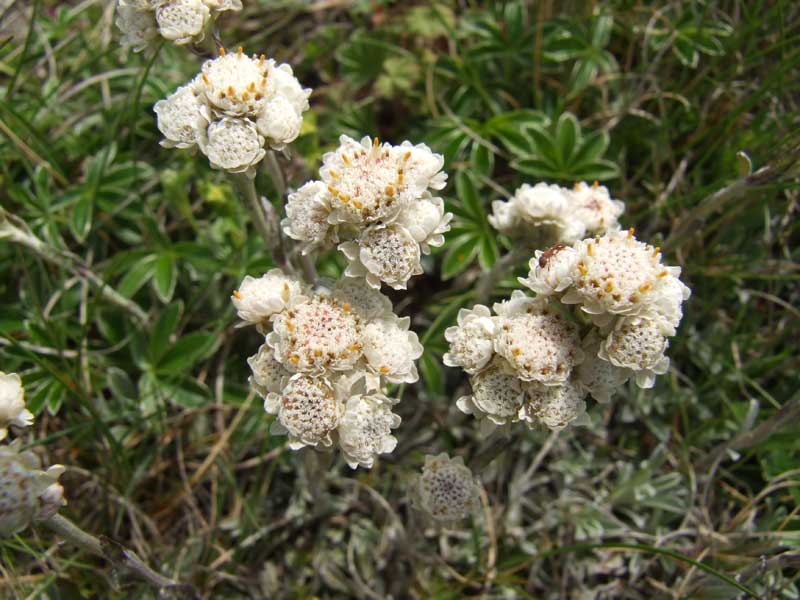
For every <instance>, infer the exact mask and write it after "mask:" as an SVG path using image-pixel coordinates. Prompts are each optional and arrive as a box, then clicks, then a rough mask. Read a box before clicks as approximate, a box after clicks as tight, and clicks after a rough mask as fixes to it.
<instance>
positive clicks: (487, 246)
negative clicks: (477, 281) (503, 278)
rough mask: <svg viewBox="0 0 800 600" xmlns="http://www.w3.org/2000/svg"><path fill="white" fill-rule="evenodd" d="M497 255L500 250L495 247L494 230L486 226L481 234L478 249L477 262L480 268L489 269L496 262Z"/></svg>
mask: <svg viewBox="0 0 800 600" xmlns="http://www.w3.org/2000/svg"><path fill="white" fill-rule="evenodd" d="M499 256H500V251H499V250H498V248H497V240H496V239H495V236H494V230H493V229H489V228H488V227H487V228H486V230H485V231H484V233H483V235H482V236H481V243H480V250H479V251H478V264H479V265H480V266H481V268H482V269H491V268H492V265H494V263H496V262H497V259H498V258H499Z"/></svg>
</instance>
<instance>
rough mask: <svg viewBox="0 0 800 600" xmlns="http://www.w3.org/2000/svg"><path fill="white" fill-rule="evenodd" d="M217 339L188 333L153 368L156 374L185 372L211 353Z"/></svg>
mask: <svg viewBox="0 0 800 600" xmlns="http://www.w3.org/2000/svg"><path fill="white" fill-rule="evenodd" d="M217 338H218V336H216V335H213V334H210V333H190V334H189V335H187V336H185V337H182V338H181V339H179V340H178V341H177V342H176V343H175V344H174V345H173V346H172V347H171V348H169V349H168V350H167V351H166V352H165V353H164V355H163V356H162V357H161V358H160V359H159V360H158V361H157V363H156V364H155V365H153V366H154V367H155V368H156V371H157V372H158V373H163V374H168V375H175V374H177V373H179V372H182V371H185V370H187V369H189V368H191V367H192V366H194V364H195V363H196V362H197V361H199V360H200V359H202V358H204V357H206V356H208V355H209V354H210V353H211V351H212V350H213V349H214V346H215V345H216V341H217Z"/></svg>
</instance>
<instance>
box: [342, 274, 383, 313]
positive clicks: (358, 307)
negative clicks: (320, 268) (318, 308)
mask: <svg viewBox="0 0 800 600" xmlns="http://www.w3.org/2000/svg"><path fill="white" fill-rule="evenodd" d="M332 296H333V297H334V298H335V299H336V300H338V301H339V302H341V303H342V305H343V306H344V305H345V304H347V305H349V306H350V308H352V309H353V310H354V311H355V312H356V313H358V314H359V316H360V317H361V318H362V319H364V320H365V321H372V320H374V319H383V318H391V317H392V316H393V315H394V313H393V312H392V301H391V300H389V298H388V297H386V296H385V295H384V294H382V293H381V292H380V291H379V290H376V289H375V288H373V287H372V286H370V285H369V284H368V283H367V282H366V281H365V280H364V279H353V278H350V277H345V278H343V279H340V280H339V281H337V282H336V285H335V286H334V287H333V291H332Z"/></svg>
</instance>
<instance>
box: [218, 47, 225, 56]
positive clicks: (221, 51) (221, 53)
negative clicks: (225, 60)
mask: <svg viewBox="0 0 800 600" xmlns="http://www.w3.org/2000/svg"><path fill="white" fill-rule="evenodd" d="M219 55H220V56H225V46H220V47H219Z"/></svg>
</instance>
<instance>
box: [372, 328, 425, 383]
mask: <svg viewBox="0 0 800 600" xmlns="http://www.w3.org/2000/svg"><path fill="white" fill-rule="evenodd" d="M410 321H411V320H410V319H409V318H408V317H403V318H402V319H399V318H397V317H394V318H390V319H380V320H375V321H372V322H371V323H368V324H367V325H366V326H365V327H364V358H366V360H367V365H368V366H369V368H370V369H371V370H372V371H373V372H374V373H377V374H380V375H382V376H383V377H385V378H386V380H387V381H388V382H390V383H414V382H415V381H417V380H418V379H419V375H418V374H417V367H416V364H415V363H414V361H415V360H417V359H418V358H419V357H420V356H422V350H423V349H422V345H421V344H420V343H419V340H418V339H417V334H416V333H414V332H413V331H409V330H408V327H409V324H410Z"/></svg>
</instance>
